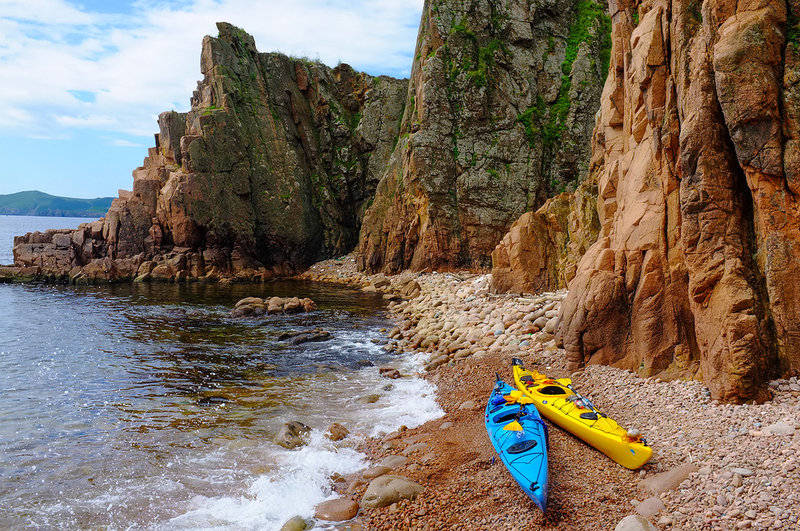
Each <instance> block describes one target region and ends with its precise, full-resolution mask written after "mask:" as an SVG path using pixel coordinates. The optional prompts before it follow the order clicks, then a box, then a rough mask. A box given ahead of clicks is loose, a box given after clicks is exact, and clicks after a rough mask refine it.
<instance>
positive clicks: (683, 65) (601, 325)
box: [558, 0, 800, 401]
mask: <svg viewBox="0 0 800 531" xmlns="http://www.w3.org/2000/svg"><path fill="white" fill-rule="evenodd" d="M610 12H611V16H612V21H613V52H612V57H611V68H610V71H609V77H608V79H607V81H606V85H605V88H604V91H603V97H602V109H601V116H600V120H599V124H598V128H597V134H596V136H595V138H596V142H595V145H594V150H595V152H596V153H602V156H603V161H602V164H601V166H600V167H599V171H598V173H597V175H596V178H597V183H598V194H599V195H598V212H599V217H600V221H601V225H602V229H601V234H600V239H599V240H598V241H597V243H595V244H594V245H593V246H592V247H591V248H590V249H589V251H588V252H587V253H586V254H585V255H584V257H583V258H582V259H581V261H580V264H579V267H578V271H577V275H576V277H575V279H574V280H573V281H572V282H571V283H570V285H569V288H570V291H569V295H568V297H567V299H566V300H565V301H564V304H563V306H562V317H561V323H560V328H559V331H558V332H559V333H558V337H559V338H560V341H562V342H563V346H564V348H565V349H566V351H567V355H568V356H569V359H570V361H571V362H572V364H573V365H574V366H579V365H582V364H585V363H610V364H614V365H617V366H621V367H626V368H630V369H634V370H638V371H639V372H640V373H641V374H645V375H649V374H665V375H673V376H674V375H679V376H686V377H698V378H702V380H703V381H704V382H705V384H706V385H707V386H708V387H709V389H710V390H711V393H712V395H713V397H715V398H718V399H724V400H732V401H742V400H748V399H759V398H762V397H764V396H765V394H766V391H765V390H764V388H763V383H764V382H765V380H766V379H768V378H769V377H771V376H774V375H775V374H776V373H778V372H782V373H789V372H796V371H797V370H799V369H800V341H799V340H800V319H798V317H800V316H798V313H800V290H798V287H797V286H799V285H800V261H798V259H797V257H798V253H800V210H799V209H798V207H800V203H799V202H798V195H797V194H798V193H800V180H798V176H799V175H800V142H799V140H800V136H799V135H800V129H799V128H798V126H800V67H798V58H800V51H799V48H800V43H799V42H798V35H799V34H800V31H799V30H798V25H797V24H798V15H800V3H798V2H797V0H790V1H789V2H788V4H787V3H786V2H784V1H778V0H747V1H740V2H733V1H730V0H706V1H705V2H702V3H701V2H694V1H686V0H672V1H667V0H645V1H642V2H641V3H637V2H631V1H629V0H620V1H618V2H612V3H611V4H610Z"/></svg>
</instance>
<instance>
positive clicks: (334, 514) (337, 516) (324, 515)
mask: <svg viewBox="0 0 800 531" xmlns="http://www.w3.org/2000/svg"><path fill="white" fill-rule="evenodd" d="M357 514H358V502H357V501H355V500H351V499H350V498H336V499H333V500H326V501H324V502H322V503H320V504H319V505H317V506H316V507H315V508H314V516H315V517H316V518H318V519H320V520H327V521H329V522H342V521H344V520H350V519H351V518H355V516H356V515H357Z"/></svg>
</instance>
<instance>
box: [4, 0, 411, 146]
mask: <svg viewBox="0 0 800 531" xmlns="http://www.w3.org/2000/svg"><path fill="white" fill-rule="evenodd" d="M422 2H423V0H371V1H368V0H352V1H344V0H295V1H293V2H286V1H285V0H280V1H279V0H262V1H257V0H217V1H215V0H194V1H193V2H191V3H181V4H180V6H181V7H180V8H176V7H174V5H175V4H163V3H160V2H153V1H146V0H145V1H139V2H135V3H134V4H133V6H132V14H131V15H125V16H123V15H108V14H100V13H92V12H88V11H83V10H81V9H78V8H76V7H74V6H73V5H71V4H69V3H67V2H66V1H65V0H0V79H3V80H4V83H3V99H4V102H3V104H4V107H5V109H4V113H2V114H0V132H2V133H11V134H15V135H18V136H31V137H33V136H43V135H47V136H58V135H59V134H64V133H65V132H68V131H70V130H80V129H81V128H91V129H95V130H105V131H112V132H119V133H125V134H131V135H147V136H149V135H151V134H152V133H153V131H154V130H155V129H156V123H155V120H154V118H153V117H154V116H156V115H157V114H158V113H159V112H161V111H165V110H169V109H171V108H175V106H176V102H177V106H178V108H177V110H187V109H188V106H189V98H190V97H191V94H192V91H193V90H194V88H195V86H196V82H197V80H198V79H200V77H201V74H200V67H199V64H200V44H201V41H202V38H203V36H204V35H206V34H212V35H216V33H217V30H216V27H215V23H216V22H217V21H221V20H224V21H227V22H231V23H233V24H236V25H237V26H239V27H241V28H243V29H244V30H245V31H247V32H249V33H251V34H252V35H253V36H254V37H255V39H256V45H257V47H258V49H259V50H260V51H276V50H277V51H282V52H284V53H288V54H291V55H297V56H307V57H310V58H312V59H316V58H319V59H320V60H322V61H323V62H325V63H327V64H331V65H334V64H336V63H337V62H339V61H342V62H347V63H350V64H352V65H354V66H355V67H357V68H360V69H363V70H366V71H367V72H369V73H383V72H396V73H402V74H404V75H408V70H409V68H410V63H411V55H412V54H413V51H414V45H415V39H416V34H417V24H418V22H419V13H420V10H421V7H422ZM84 92H90V93H93V94H94V99H93V100H92V99H91V98H83V99H82V98H77V97H76V96H75V94H76V93H84ZM86 99H88V100H90V101H84V100H86ZM59 129H62V130H63V131H59Z"/></svg>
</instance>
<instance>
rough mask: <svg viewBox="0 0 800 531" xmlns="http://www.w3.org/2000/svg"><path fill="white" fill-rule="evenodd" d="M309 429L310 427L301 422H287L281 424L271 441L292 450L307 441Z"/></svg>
mask: <svg viewBox="0 0 800 531" xmlns="http://www.w3.org/2000/svg"><path fill="white" fill-rule="evenodd" d="M310 431H311V428H310V427H308V426H306V425H305V424H303V423H302V422H298V421H291V422H287V423H285V424H284V425H283V427H282V428H281V430H280V431H279V432H278V434H277V435H276V436H275V439H273V441H274V442H275V444H277V445H279V446H283V447H284V448H287V449H289V450H292V449H294V448H297V447H298V446H303V445H305V444H306V443H307V442H308V441H307V435H308V434H309V432H310Z"/></svg>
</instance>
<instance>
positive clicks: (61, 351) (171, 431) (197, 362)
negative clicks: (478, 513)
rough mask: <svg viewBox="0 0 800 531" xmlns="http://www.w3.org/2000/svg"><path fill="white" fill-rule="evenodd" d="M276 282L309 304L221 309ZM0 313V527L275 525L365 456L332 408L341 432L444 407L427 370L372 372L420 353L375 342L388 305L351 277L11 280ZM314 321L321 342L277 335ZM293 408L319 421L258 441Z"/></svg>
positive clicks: (395, 422)
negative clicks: (276, 439)
mask: <svg viewBox="0 0 800 531" xmlns="http://www.w3.org/2000/svg"><path fill="white" fill-rule="evenodd" d="M271 295H278V296H288V295H297V296H301V297H302V296H308V297H311V298H312V299H314V300H315V301H316V302H317V304H318V306H319V310H318V311H316V312H312V313H310V314H298V315H293V316H270V317H263V318H253V319H245V320H240V319H232V318H230V317H228V313H229V312H230V310H231V308H232V307H233V305H234V304H235V302H236V301H237V300H239V299H241V298H243V297H245V296H261V297H264V296H271ZM0 310H1V311H2V315H3V317H2V319H0V455H2V456H3V457H2V461H0V507H3V511H2V514H0V528H21V527H47V528H52V527H60V528H89V527H102V528H110V529H128V528H148V529H158V528H162V529H167V528H169V529H175V528H192V529H196V528H216V529H273V528H274V529H277V528H279V527H280V525H281V524H282V523H283V522H284V521H285V520H286V519H288V518H290V517H291V516H293V515H295V514H300V515H303V516H307V517H308V516H312V515H313V507H314V505H315V504H316V503H319V502H320V501H322V500H323V499H325V498H326V497H330V495H331V491H330V485H329V476H330V475H331V474H333V473H340V474H346V473H349V472H353V471H355V470H358V469H359V468H361V467H363V466H364V465H365V464H366V463H365V462H364V460H363V456H362V455H361V454H359V453H357V452H356V451H355V450H353V449H352V448H350V447H347V446H346V445H341V444H340V443H333V442H331V441H329V440H328V439H326V438H324V437H323V436H322V433H323V431H324V430H325V428H326V427H327V426H328V425H329V424H330V423H332V422H340V423H342V424H343V425H345V426H346V427H347V428H348V429H349V430H350V431H351V436H350V439H354V438H357V437H359V436H369V435H376V434H378V433H380V432H382V431H390V430H392V429H395V428H397V427H398V426H399V425H401V424H406V425H408V426H415V425H418V424H421V423H423V422H425V421H427V420H430V419H432V418H436V417H438V416H440V415H441V414H442V413H441V410H440V409H439V407H438V406H437V405H436V402H435V400H434V389H433V387H432V386H430V385H429V384H428V383H427V382H425V381H423V380H421V379H419V378H411V377H407V378H402V379H400V380H386V379H383V378H380V377H379V376H378V368H377V367H378V366H383V365H392V366H396V367H399V368H400V369H401V372H403V373H404V374H408V373H411V372H413V371H415V370H417V368H418V367H419V361H418V360H416V359H414V358H413V357H407V358H404V357H398V356H394V355H390V354H387V353H385V352H384V351H383V350H382V348H381V343H382V342H383V341H384V335H383V334H382V333H381V332H380V331H379V330H380V328H382V327H386V326H389V325H390V324H389V323H388V321H387V319H386V317H385V316H384V315H383V313H382V310H383V302H382V300H381V299H380V298H378V297H375V296H374V295H367V294H363V293H361V292H358V291H352V290H347V289H344V288H339V287H333V286H328V285H321V284H313V283H308V282H299V281H282V282H274V283H266V284H263V285H198V284H188V285H169V284H152V285H148V284H125V285H107V286H88V287H70V286H49V285H17V284H7V285H0ZM317 327H321V328H323V329H325V330H327V331H329V332H331V333H332V335H333V339H332V340H330V341H326V342H320V343H305V344H302V345H292V344H291V343H289V342H287V341H281V340H279V339H278V336H279V335H280V334H281V333H282V332H284V331H286V330H310V329H313V328H317ZM370 395H372V396H370ZM376 398H377V401H374V402H371V403H370V399H371V400H375V399H376ZM288 420H299V421H301V422H303V423H305V424H307V425H309V426H311V427H312V428H314V431H313V432H312V436H311V443H310V444H309V445H308V446H306V447H304V448H302V449H300V450H294V451H289V450H284V449H283V448H280V447H278V446H277V445H275V444H274V443H272V442H271V438H272V437H273V436H274V435H275V433H277V431H278V430H279V429H280V427H281V426H282V424H283V423H284V422H286V421H288Z"/></svg>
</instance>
